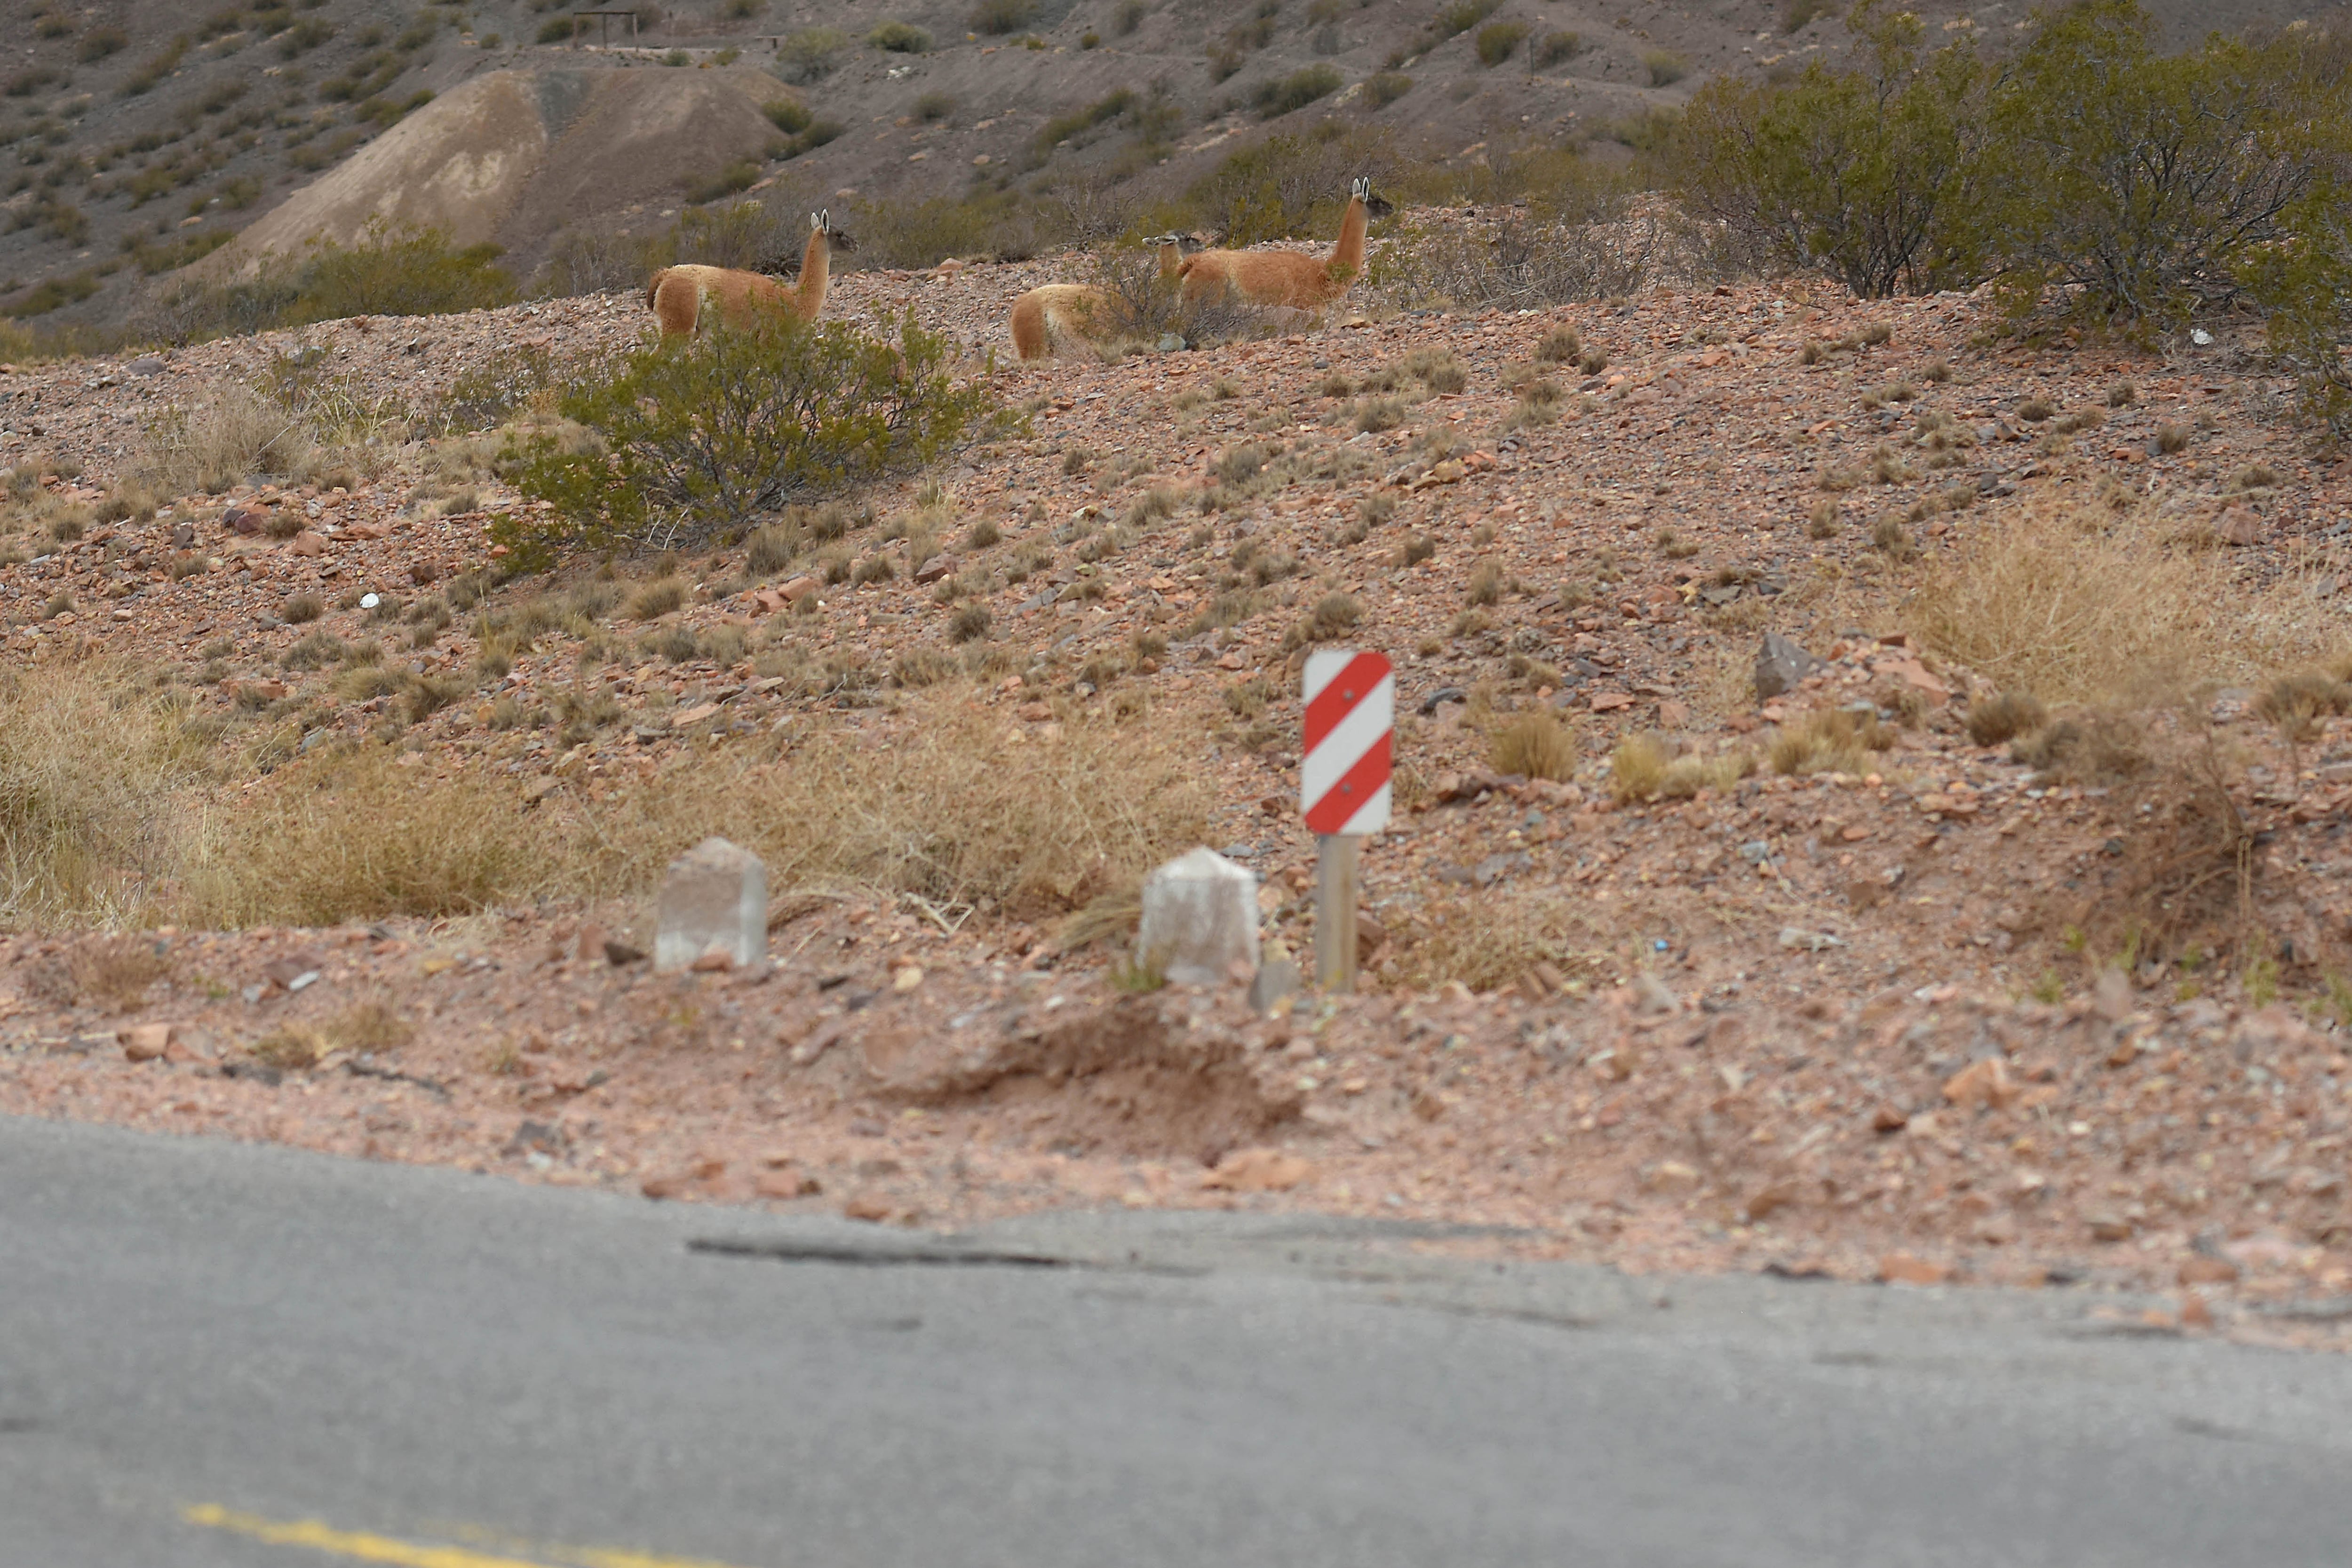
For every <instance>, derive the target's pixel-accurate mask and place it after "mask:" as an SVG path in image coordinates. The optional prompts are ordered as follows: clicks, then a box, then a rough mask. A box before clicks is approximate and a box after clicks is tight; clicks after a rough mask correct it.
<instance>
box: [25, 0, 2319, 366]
mask: <svg viewBox="0 0 2352 1568" xmlns="http://www.w3.org/2000/svg"><path fill="white" fill-rule="evenodd" d="M634 9H635V11H636V12H638V13H640V14H641V20H642V22H643V26H641V27H640V28H638V29H637V31H636V33H635V37H634V39H631V40H627V41H625V37H626V35H627V32H628V23H627V21H626V19H625V18H623V19H620V20H617V21H612V22H609V23H600V22H594V21H591V22H588V23H585V24H583V26H584V27H585V28H587V29H589V30H588V31H583V34H582V43H581V47H574V46H573V43H572V39H571V37H570V36H569V32H568V27H569V23H568V20H567V18H568V16H569V8H564V7H557V6H554V5H551V0H528V3H526V0H477V3H476V4H473V5H467V6H464V7H462V8H461V7H457V6H453V5H415V4H410V3H408V0H302V4H301V5H299V7H298V6H296V5H290V4H289V3H288V0H274V3H268V4H265V3H259V0H256V3H252V4H245V3H239V4H233V5H215V6H209V7H206V8H205V9H204V10H203V14H202V15H201V16H198V15H196V14H195V13H194V12H191V11H189V10H188V9H187V8H186V7H184V6H180V5H167V4H164V3H163V0H92V3H90V4H86V5H69V4H67V0H32V3H31V4H30V5H28V6H26V8H25V10H24V13H23V15H22V16H19V17H18V18H17V20H18V21H19V22H20V24H21V26H19V29H18V34H17V36H16V37H14V38H13V39H12V40H11V49H12V53H11V56H10V60H9V63H8V65H7V66H6V67H5V68H0V156H4V157H5V163H6V165H7V167H8V171H9V172H8V174H7V178H6V180H5V187H4V188H0V212H5V215H6V216H5V222H0V312H5V314H6V315H8V316H11V317H14V318H16V319H17V320H19V321H26V322H28V323H31V324H33V325H34V326H36V327H37V328H39V329H41V330H45V331H46V330H56V329H65V330H68V331H89V332H97V333H100V334H101V335H102V334H105V333H108V332H110V331H118V330H120V329H121V327H122V326H123V325H124V324H125V323H126V322H127V321H132V320H135V319H137V318H138V317H139V315H140V313H141V312H142V310H143V309H144V308H146V307H147V305H148V304H149V302H150V301H151V300H152V299H153V297H154V296H155V295H157V294H158V293H160V292H162V291H165V290H168V289H173V288H174V287H176V286H178V285H180V284H182V283H184V282H185V281H187V280H188V279H191V278H194V277H199V276H213V275H215V274H216V273H217V272H218V271H219V270H220V269H222V268H226V267H227V266H228V265H230V264H231V263H232V262H236V261H245V260H249V259H251V258H252V256H253V255H254V254H255V253H257V251H258V250H260V249H262V248H271V249H276V250H278V251H279V252H281V253H299V251H300V249H301V247H302V246H303V244H304V243H305V242H306V241H307V240H309V239H311V238H313V237H320V238H327V239H331V240H334V241H337V242H339V243H347V242H348V241H349V240H350V238H351V237H352V235H353V233H354V231H355V229H356V228H357V227H358V226H360V225H362V224H363V223H364V222H365V220H366V219H367V217H368V216H380V217H383V218H385V219H389V220H394V221H402V222H411V223H419V224H430V225H433V226H438V227H440V228H441V229H443V230H444V231H445V232H447V233H450V234H452V235H455V236H459V237H462V238H463V240H464V242H465V243H472V242H474V241H475V240H477V239H491V240H494V241H495V242H496V243H498V244H499V245H500V246H502V247H505V249H506V251H507V258H506V260H507V265H509V267H510V268H512V269H513V270H515V272H516V273H517V274H518V276H520V277H525V278H528V277H529V276H530V275H531V274H532V273H533V272H534V271H535V270H536V269H538V268H540V267H541V263H542V262H543V261H545V260H546V258H548V256H549V254H550V251H551V248H552V247H553V246H554V244H555V242H556V241H557V240H558V238H559V237H561V236H562V235H563V234H564V233H565V232H566V231H572V232H575V233H583V232H592V231H593V232H597V233H607V232H610V231H613V230H614V229H620V230H627V231H631V232H635V233H639V234H645V233H649V232H655V231H658V230H660V229H662V228H664V227H666V226H667V225H668V224H669V223H670V222H671V221H672V220H674V219H675V218H676V217H677V216H678V214H679V213H680V212H681V211H684V210H688V208H689V207H690V206H691V205H692V204H693V203H696V202H706V201H709V200H713V199H716V197H715V196H714V193H717V194H718V195H731V194H732V193H734V192H736V191H740V190H742V189H743V188H745V186H746V185H747V184H751V183H753V182H758V183H759V184H760V186H761V188H767V187H770V186H773V187H774V188H776V189H777V190H778V191H779V192H780V194H785V195H789V196H790V197H791V198H792V201H793V204H794V205H798V204H800V203H802V202H803V201H806V202H808V203H810V204H811V205H814V203H817V202H823V201H827V200H831V201H834V202H835V203H836V204H839V203H841V202H843V201H845V200H857V199H867V198H887V199H891V200H908V201H911V200H920V199H924V198H933V197H954V196H960V195H965V194H967V193H969V192H973V191H986V190H989V189H991V188H994V189H997V190H1011V191H1026V192H1032V193H1035V192H1052V191H1055V190H1057V189H1068V190H1073V191H1078V192H1084V193H1087V199H1091V200H1097V201H1100V200H1111V201H1117V202H1123V203H1129V204H1132V205H1135V206H1137V207H1139V208H1140V207H1147V206H1149V205H1151V204H1152V203H1154V202H1160V201H1166V200H1169V199H1171V198H1173V197H1176V196H1178V195H1180V194H1181V193H1182V192H1183V191H1185V190H1186V188H1187V187H1188V186H1189V185H1191V184H1192V182H1194V181H1195V180H1197V179H1199V178H1200V177H1201V176H1202V174H1205V173H1207V172H1208V171H1209V170H1210V169H1212V168H1213V166H1214V165H1215V164H1216V163H1219V162H1220V161H1221V160H1223V159H1224V158H1226V157H1228V156H1229V155H1231V154H1232V153H1234V152H1235V151H1236V150H1238V149H1242V148H1245V147H1247V146H1249V145H1250V144H1251V143H1252V142H1255V141H1256V140H1258V139H1260V138H1262V137H1264V136H1266V135H1268V134H1273V133H1277V132H1287V133H1297V132H1305V131H1307V130H1309V129H1311V128H1313V127H1316V126H1318V125H1320V124H1322V123H1325V122H1330V123H1333V124H1336V125H1339V126H1342V127H1345V128H1349V129H1357V128H1364V129H1374V130H1381V131H1385V132H1389V133H1391V135H1392V136H1393V137H1394V138H1395V139H1396V142H1397V143H1398V144H1399V146H1400V147H1401V148H1402V150H1403V151H1404V152H1406V153H1410V154H1411V155H1412V156H1413V157H1416V158H1423V159H1435V160H1440V161H1450V162H1460V163H1470V162H1475V161H1476V160H1478V159H1479V158H1481V157H1482V156H1484V155H1485V154H1486V153H1487V151H1488V150H1489V149H1490V148H1499V147H1502V146H1504V145H1506V144H1507V142H1510V141H1511V140H1512V139H1514V138H1517V137H1521V136H1526V135H1530V134H1532V135H1537V136H1541V137H1544V138H1549V139H1554V140H1558V141H1564V142H1594V143H1596V144H1598V145H1601V146H1602V147H1604V148H1607V147H1609V146H1611V145H1612V142H1611V138H1612V136H1615V135H1619V134H1621V132H1617V131H1615V130H1612V127H1617V126H1619V125H1621V124H1625V123H1637V122H1639V121H1641V119H1642V117H1643V116H1644V115H1646V114H1648V113H1650V112H1652V111H1654V110H1671V109H1673V108H1675V106H1677V105H1679V104H1680V103H1682V102H1684V101H1685V100H1687V99H1688V97H1689V95H1690V93H1691V92H1692V91H1693V90H1694V89H1696V87H1697V86H1698V85H1699V84H1700V83H1701V82H1702V81H1703V80H1705V79H1706V78H1707V77H1708V76H1709V75H1710V74H1713V73H1717V72H1732V73H1741V72H1754V73H1759V74H1772V73H1780V74H1785V73H1787V72H1790V71H1793V70H1794V69H1796V68H1798V67H1800V66H1801V65H1802V64H1803V63H1805V62H1807V61H1809V60H1811V59H1814V58H1842V57H1843V54H1844V53H1845V52H1846V50H1847V49H1848V48H1849V47H1850V43H1851V40H1850V38H1849V37H1848V35H1847V34H1846V32H1845V31H1844V29H1843V27H1842V26H1839V24H1838V20H1837V17H1838V15H1839V13H1840V11H1841V9H1842V8H1840V7H1836V6H1831V5H1820V4H1799V3H1794V0H1724V3H1717V4H1710V5H1705V6H1697V5H1693V6H1679V5H1662V4H1646V5H1634V6H1628V7H1622V8H1613V7H1609V6H1603V5H1590V4H1578V3H1575V0H1564V3H1563V0H1511V3H1509V4H1507V5H1481V4H1473V5H1470V6H1469V7H1468V9H1467V10H1466V11H1464V9H1463V7H1461V6H1454V7H1451V8H1450V9H1452V10H1454V11H1463V14H1464V15H1465V16H1471V15H1475V18H1476V20H1475V24H1465V26H1464V28H1463V29H1462V30H1460V31H1456V32H1454V33H1450V34H1447V33H1444V32H1443V30H1442V29H1441V28H1440V27H1439V25H1438V21H1437V18H1438V16H1439V15H1440V14H1441V13H1442V12H1444V11H1446V10H1448V9H1449V8H1448V7H1444V6H1439V5H1434V4H1433V5H1428V6H1406V5H1368V4H1357V3H1356V0H1342V3H1335V0H1316V3H1314V4H1300V3H1297V0H1291V3H1289V4H1280V3H1276V0H1266V3H1265V4H1256V3H1252V4H1247V5H1244V4H1236V3H1217V0H1084V3H1080V4H1075V5H1074V4H1071V3H1070V0H1044V3H1035V0H983V3H982V4H971V3H967V0H957V3H955V4H940V3H938V0H919V3H916V4H911V5H897V4H887V3H877V0H859V3H858V4H855V5H825V6H814V5H786V4H784V3H783V0H773V3H771V0H688V3H682V4H678V5H651V4H647V5H639V6H636V7H635V8H634ZM1913 9H1916V10H1917V11H1919V12H1921V13H1922V14H1923V16H1925V17H1926V19H1927V22H1928V23H1929V24H1930V26H1933V27H1935V28H1937V29H1941V30H1942V31H1941V32H1940V33H1939V35H1938V36H1944V35H1945V34H1948V33H1949V32H1950V30H1951V29H1952V28H1954V27H1958V28H1962V29H1967V28H1974V29H1976V30H1977V31H1978V32H1979V33H1980V34H1981V35H1982V36H1984V37H1989V38H1990V39H1992V40H1993V41H1994V45H1995V47H1998V46H1999V43H2000V39H2001V38H2002V37H2003V36H2004V35H2005V34H2006V33H2007V32H2008V31H2009V30H2011V29H2013V28H2015V27H2020V26H2023V25H2024V22H2023V18H2024V16H2025V15H2026V13H2027V11H2028V9H2029V8H2028V7H2027V6H2025V5H2021V4H2015V3H2006V4H1994V5H1958V4H1951V3H1940V4H1928V5H1918V6H1916V7H1913ZM2149 9H2150V12H2151V14H2152V15H2153V16H2156V17H2158V19H2159V21H2160V22H2161V23H2162V25H2163V26H2164V28H2165V31H2166V35H2167V36H2168V37H2169V38H2170V39H2171V40H2172V41H2174V42H2184V41H2186V40H2188V39H2189V38H2191V37H2198V36H2200V35H2201V34H2202V33H2203V32H2204V31H2205V30H2207V29H2209V28H2221V29H2226V30H2231V31H2236V30H2239V29H2242V28H2246V27H2260V26H2281V25H2284V24H2285V23H2286V22H2288V21H2289V20H2290V19H2292V18H2294V17H2295V16H2299V15H2302V14H2303V12H2302V11H2301V10H2300V9H2299V8H2297V7H2294V6H2291V5H2284V4H2275V3H2273V0H2231V4H2228V5H2188V4H2185V3H2181V0H2166V3H2163V4H2158V5H2152V6H2151V7H2150V8H2149ZM983 14H986V15H988V16H993V17H994V18H995V19H994V20H984V19H983ZM1792 23H1793V24H1794V25H1793V26H1792V25H1791V24H1792ZM889 24H898V25H901V26H904V27H907V28H912V29H915V30H916V31H918V32H919V33H920V34H921V35H922V36H923V37H925V38H926V39H927V40H928V46H927V47H922V48H921V49H919V50H918V51H915V52H908V50H909V49H910V48H911V47H912V46H911V44H910V43H908V42H905V41H903V40H902V42H901V43H900V44H898V45H896V46H893V47H881V46H879V45H877V44H876V43H875V42H873V41H872V40H873V39H874V38H875V37H877V32H876V29H877V28H879V27H883V26H886V25H889ZM1495 26H1510V27H1515V28H1516V29H1517V33H1516V35H1515V36H1514V42H1513V43H1512V45H1511V47H1510V48H1509V50H1508V51H1507V53H1506V54H1505V55H1504V56H1503V57H1502V58H1498V59H1495V60H1488V59H1486V58H1482V57H1481V55H1480V54H1479V52H1478V47H1479V46H1478V34H1479V33H1480V32H1481V31H1482V30H1484V29H1486V28H1491V27H1495ZM611 28H618V29H620V31H619V32H618V33H613V32H611V31H610V29H611ZM1318 70H1321V71H1328V72H1330V73H1333V74H1332V75H1331V76H1330V77H1329V79H1328V80H1327V81H1325V82H1322V83H1320V84H1318V88H1319V90H1318V96H1315V97H1313V98H1312V99H1310V100H1307V101H1306V102H1304V103H1301V104H1297V105H1296V106H1290V107H1286V104H1287V102H1288V100H1271V101H1265V100H1262V95H1263V94H1264V93H1265V92H1268V91H1272V90H1274V89H1276V87H1277V86H1278V85H1279V84H1281V83H1283V82H1285V81H1287V80H1289V79H1293V78H1296V77H1297V75H1298V73H1301V72H1311V71H1318ZM1383 71H1388V72H1391V73H1392V74H1393V75H1394V76H1395V77H1396V79H1397V80H1398V81H1400V82H1409V86H1405V87H1402V88H1394V87H1392V89H1391V90H1395V91H1399V92H1401V94H1402V96H1397V97H1393V98H1387V97H1383V96H1382V95H1381V94H1375V93H1369V92H1368V91H1367V90H1366V89H1367V83H1368V82H1369V81H1370V79H1371V78H1373V77H1374V76H1375V75H1378V74H1380V73H1382V72H1383ZM489 78H498V79H499V82H500V83H502V84H503V85H499V86H493V87H488V89H487V90H486V81H485V79H489ZM1120 93H1126V94H1128V95H1129V96H1130V97H1131V98H1132V99H1133V100H1134V105H1133V107H1131V108H1129V109H1128V110H1123V111H1122V112H1120V113H1118V114H1117V115H1113V116H1109V117H1108V118H1097V119H1096V120H1093V121H1088V120H1086V119H1084V118H1083V117H1084V116H1086V115H1087V112H1088V111H1089V110H1090V109H1092V108H1094V107H1096V106H1100V105H1104V104H1106V103H1110V102H1115V101H1118V100H1116V98H1115V95H1118V94H1120ZM779 100H789V101H792V102H795V103H797V104H799V105H800V106H802V108H803V110H806V112H807V113H808V114H809V115H810V116H812V117H813V118H814V121H816V122H818V123H821V124H822V125H824V126H825V127H827V128H828V130H827V132H826V136H827V137H829V139H819V138H817V137H815V136H812V135H809V134H806V133H804V132H795V133H793V134H792V135H787V134H786V133H785V132H783V131H782V130H781V129H779V128H778V127H776V126H773V125H771V124H769V123H768V121H766V120H765V119H764V118H763V117H762V116H761V113H760V110H761V106H762V105H763V104H764V103H768V102H772V101H779ZM1147 100H1149V104H1150V111H1149V113H1146V112H1144V110H1145V107H1146V102H1147ZM1073 114H1076V115H1079V116H1081V120H1080V121H1079V122H1078V123H1077V127H1076V129H1075V130H1070V129H1068V128H1067V127H1065V129H1064V130H1063V131H1061V132H1056V137H1055V140H1054V141H1053V142H1050V143H1048V142H1043V141H1041V138H1043V137H1044V136H1045V132H1047V130H1048V128H1049V127H1051V126H1055V125H1058V124H1062V123H1063V118H1064V117H1066V116H1070V115H1073ZM248 229H252V230H253V231H254V232H253V235H252V237H251V238H250V239H249V240H248V241H247V242H246V243H245V244H243V245H241V246H240V247H238V248H236V249H235V250H233V251H231V252H230V253H229V254H228V255H227V256H226V257H222V258H217V259H215V260H214V261H213V263H212V265H211V266H210V267H209V268H207V267H205V266H203V265H201V264H203V263H205V260H206V258H213V257H214V253H215V250H216V249H218V247H222V246H225V245H229V244H231V243H232V242H233V241H235V240H236V237H238V236H241V235H244V234H246V232H247V230H248ZM941 254H944V251H942V252H941ZM688 259H695V258H688ZM906 259H907V260H909V261H914V260H919V261H921V262H924V263H929V262H931V261H934V260H937V259H939V257H938V256H936V255H934V256H924V257H919V258H906ZM189 268H197V270H196V271H195V272H190V271H189V270H188V269H189Z"/></svg>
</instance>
